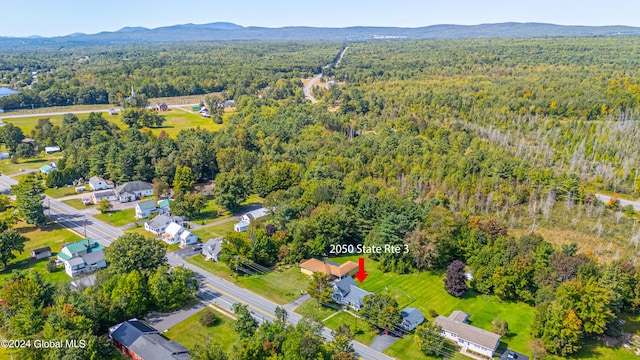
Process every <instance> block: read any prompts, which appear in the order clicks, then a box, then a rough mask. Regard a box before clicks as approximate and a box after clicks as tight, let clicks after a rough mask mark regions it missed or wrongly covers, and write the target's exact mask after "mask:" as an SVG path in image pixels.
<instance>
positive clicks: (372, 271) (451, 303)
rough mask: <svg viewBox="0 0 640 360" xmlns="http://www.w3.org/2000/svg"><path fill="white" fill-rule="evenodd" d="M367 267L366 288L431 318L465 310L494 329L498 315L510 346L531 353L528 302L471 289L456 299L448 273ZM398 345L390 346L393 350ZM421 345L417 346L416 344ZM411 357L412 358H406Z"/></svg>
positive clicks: (367, 264) (531, 313) (374, 264)
mask: <svg viewBox="0 0 640 360" xmlns="http://www.w3.org/2000/svg"><path fill="white" fill-rule="evenodd" d="M358 257H359V256H349V257H341V258H334V259H332V260H333V261H336V262H339V263H343V262H345V261H347V260H351V261H354V262H356V263H357V262H358ZM365 269H366V271H367V272H368V273H369V276H368V277H367V279H366V280H365V281H364V282H363V283H362V285H359V286H361V287H362V288H363V289H365V290H368V291H371V292H383V293H387V294H389V295H392V296H393V297H395V298H396V301H398V305H399V306H400V308H401V309H402V308H405V307H415V308H418V309H419V310H420V311H421V312H422V313H423V314H424V315H425V317H427V318H429V319H428V320H429V321H431V320H433V319H432V318H430V317H429V310H430V309H433V310H435V311H436V312H437V313H438V314H439V315H443V316H448V315H449V314H451V312H452V311H453V310H462V311H464V312H466V313H468V314H470V315H471V318H470V323H471V324H472V325H474V326H477V327H480V328H483V329H485V330H489V331H491V329H492V325H491V321H492V320H493V318H495V317H498V318H500V319H501V320H506V321H507V323H508V324H509V334H508V335H507V336H503V337H502V339H501V342H503V343H506V344H508V346H509V348H512V349H514V350H516V351H520V352H523V353H527V352H528V351H527V342H528V341H529V340H530V335H529V325H531V323H532V322H533V316H534V308H533V307H531V306H529V305H527V304H525V303H514V302H504V301H500V300H498V299H494V298H490V297H488V296H484V295H480V294H477V293H475V292H473V291H470V292H469V293H468V294H467V295H466V296H465V297H464V298H456V297H453V296H451V295H449V294H448V293H447V292H446V291H445V290H444V282H443V279H444V274H441V273H432V272H423V273H413V274H405V275H398V274H395V273H390V272H385V273H383V272H381V271H380V270H378V264H377V262H375V261H373V260H370V259H367V260H366V261H365ZM395 346H397V345H393V346H392V347H391V348H389V349H390V350H391V351H394V350H392V349H394V348H395ZM416 347H417V345H416ZM403 358H407V359H408V358H410V357H403Z"/></svg>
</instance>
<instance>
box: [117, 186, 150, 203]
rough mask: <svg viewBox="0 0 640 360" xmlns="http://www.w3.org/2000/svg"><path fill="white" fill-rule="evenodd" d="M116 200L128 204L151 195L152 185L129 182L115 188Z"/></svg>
mask: <svg viewBox="0 0 640 360" xmlns="http://www.w3.org/2000/svg"><path fill="white" fill-rule="evenodd" d="M116 193H117V194H118V200H120V202H129V201H133V200H135V199H139V198H142V197H145V196H152V195H153V185H151V184H149V183H148V182H144V181H131V182H128V183H124V184H122V185H119V186H118V187H116Z"/></svg>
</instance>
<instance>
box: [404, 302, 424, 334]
mask: <svg viewBox="0 0 640 360" xmlns="http://www.w3.org/2000/svg"><path fill="white" fill-rule="evenodd" d="M400 314H402V322H401V323H400V327H402V328H403V329H405V330H406V331H412V330H413V329H415V328H417V327H418V325H420V324H422V322H423V321H424V315H422V313H421V312H420V310H418V309H416V308H406V309H404V310H402V311H401V312H400Z"/></svg>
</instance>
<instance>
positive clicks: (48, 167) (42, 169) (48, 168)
mask: <svg viewBox="0 0 640 360" xmlns="http://www.w3.org/2000/svg"><path fill="white" fill-rule="evenodd" d="M54 170H58V167H57V166H56V163H54V162H52V163H49V164H48V165H42V166H40V172H41V173H43V174H45V175H49V174H50V173H51V172H52V171H54Z"/></svg>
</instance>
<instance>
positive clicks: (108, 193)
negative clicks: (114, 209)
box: [91, 190, 118, 204]
mask: <svg viewBox="0 0 640 360" xmlns="http://www.w3.org/2000/svg"><path fill="white" fill-rule="evenodd" d="M117 199H118V195H117V194H116V192H115V191H113V190H102V191H94V192H93V194H91V200H92V201H93V203H94V204H97V203H99V202H100V201H102V200H107V201H114V200H117Z"/></svg>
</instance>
